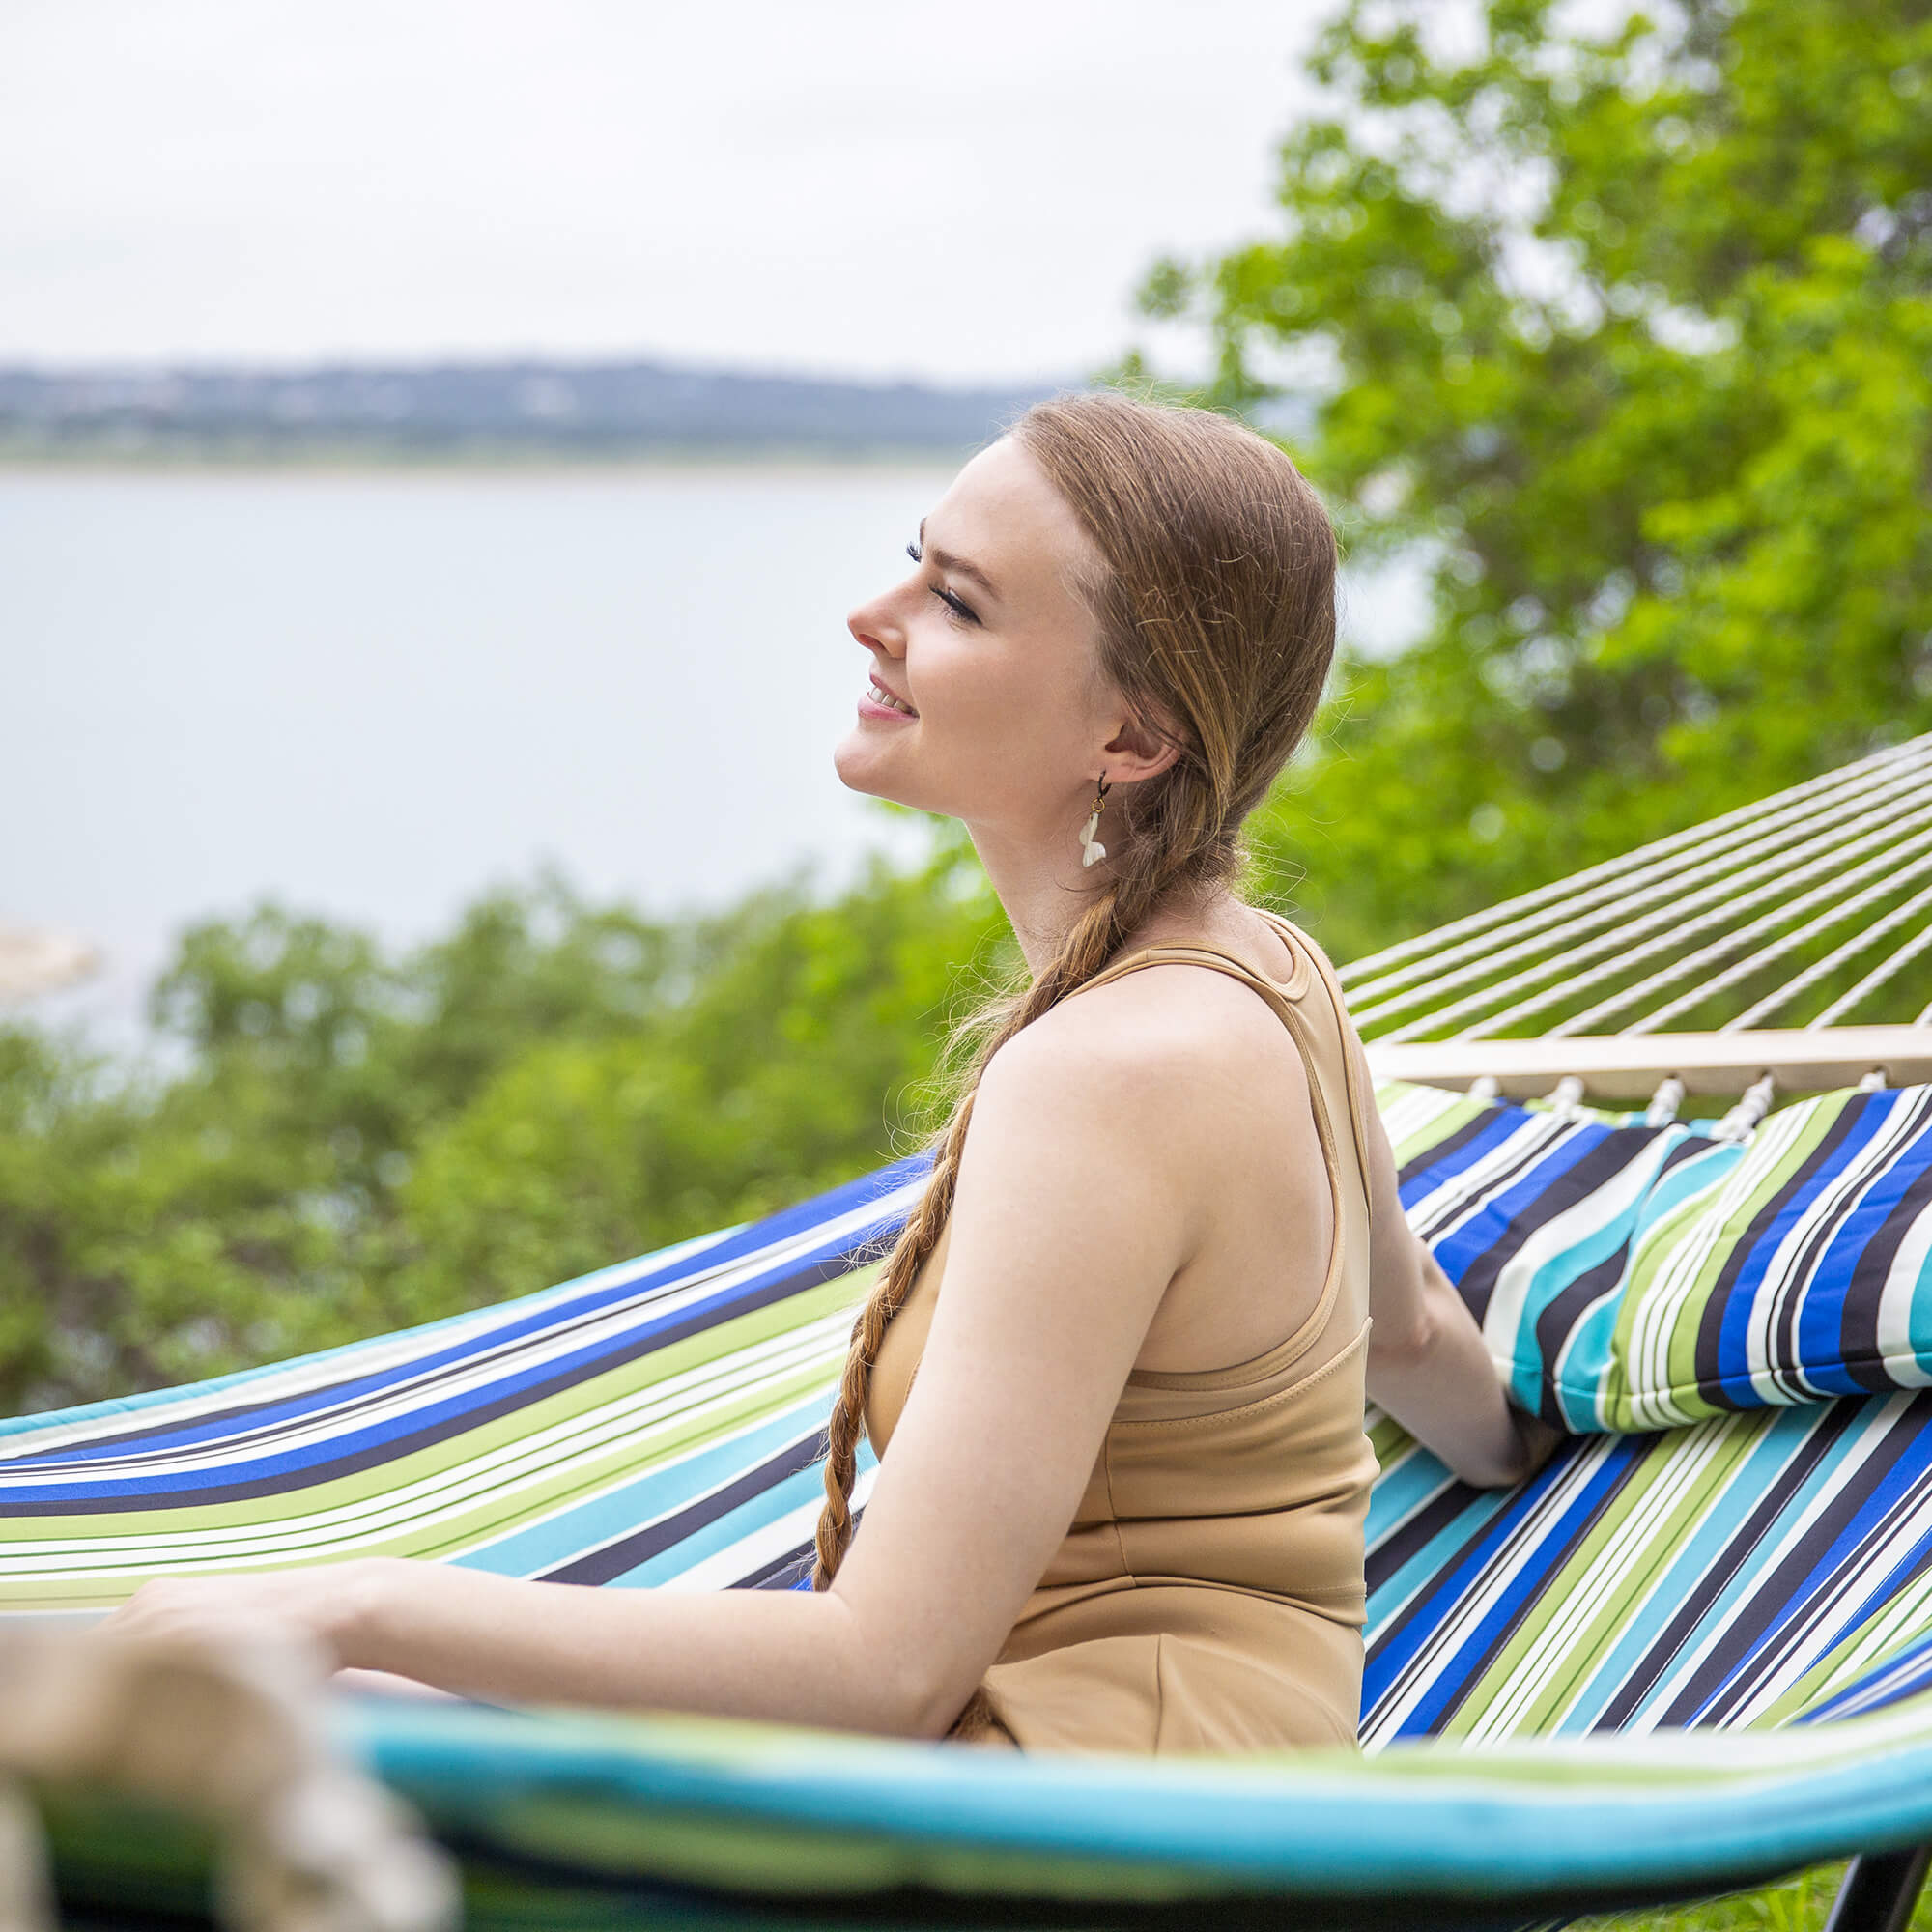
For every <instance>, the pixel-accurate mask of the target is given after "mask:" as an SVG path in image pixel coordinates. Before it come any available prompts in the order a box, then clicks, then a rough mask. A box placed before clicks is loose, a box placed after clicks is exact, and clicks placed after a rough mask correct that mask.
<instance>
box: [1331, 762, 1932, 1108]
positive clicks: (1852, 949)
mask: <svg viewBox="0 0 1932 1932" xmlns="http://www.w3.org/2000/svg"><path fill="white" fill-rule="evenodd" d="M1928 777H1932V733H1928V734H1926V735H1925V736H1923V737H1919V738H1915V739H1912V740H1909V741H1908V742H1906V743H1904V744H1901V745H1896V746H1891V747H1888V748H1887V749H1885V750H1883V751H1881V752H1877V753H1872V754H1871V755H1869V756H1867V757H1864V758H1861V759H1860V760H1858V761H1857V762H1856V763H1854V764H1850V765H1847V766H1844V767H1842V768H1841V769H1839V770H1837V771H1834V772H1828V773H1825V774H1823V775H1822V776H1820V777H1818V778H1815V779H1811V780H1807V781H1805V782H1804V783H1803V784H1799V785H1794V786H1792V787H1791V788H1789V789H1788V790H1786V791H1782V792H1778V793H1775V794H1773V795H1772V796H1771V797H1769V798H1765V799H1760V800H1757V801H1755V802H1754V803H1752V804H1750V805H1748V806H1745V807H1741V808H1739V809H1738V810H1734V811H1730V812H1726V813H1724V814H1723V815H1721V816H1719V817H1718V818H1714V819H1711V820H1709V821H1707V822H1706V823H1704V824H1702V825H1696V826H1691V827H1690V828H1688V829H1687V830H1685V831H1683V832H1678V833H1673V834H1672V835H1670V837H1668V838H1662V839H1658V840H1655V841H1654V842H1653V843H1651V844H1649V845H1646V846H1640V847H1639V848H1638V849H1637V850H1635V851H1634V852H1631V853H1627V854H1625V855H1623V856H1622V857H1621V858H1618V859H1613V860H1610V861H1608V862H1606V863H1605V864H1604V865H1601V866H1597V867H1591V868H1589V869H1588V870H1586V871H1583V872H1579V873H1577V874H1575V875H1574V876H1573V877H1570V878H1567V879H1559V880H1555V881H1553V882H1552V883H1551V884H1549V885H1548V886H1543V887H1539V888H1538V889H1537V890H1536V891H1535V892H1532V893H1526V894H1523V895H1520V896H1519V897H1517V898H1515V899H1511V900H1507V901H1505V902H1504V903H1503V904H1502V905H1499V906H1493V907H1491V908H1488V909H1487V910H1485V911H1483V912H1479V913H1475V914H1472V915H1470V916H1469V917H1468V918H1466V919H1463V920H1458V921H1455V922H1453V923H1450V924H1448V925H1445V926H1441V927H1439V928H1437V929H1436V930H1435V931H1434V932H1430V933H1424V934H1421V935H1419V936H1418V937H1416V938H1414V939H1410V940H1406V941H1404V942H1403V943H1402V944H1401V945H1399V946H1393V947H1389V948H1386V949H1385V950H1384V951H1382V952H1377V953H1372V954H1370V955H1368V956H1367V957H1365V958H1362V959H1359V960H1356V961H1354V962H1352V963H1351V964H1350V965H1349V966H1347V967H1344V968H1343V969H1342V970H1341V974H1340V977H1341V979H1342V981H1343V983H1344V985H1345V986H1346V987H1348V989H1349V991H1350V1009H1351V1011H1352V1013H1353V1015H1354V1018H1355V1021H1356V1024H1357V1025H1358V1027H1359V1028H1360V1029H1361V1032H1362V1036H1363V1037H1364V1038H1374V1039H1379V1040H1382V1041H1385V1042H1389V1043H1394V1042H1398V1041H1406V1040H1415V1039H1422V1038H1435V1039H1459V1040H1461V1039H1474V1038H1483V1037H1506V1036H1507V1035H1508V1034H1510V1033H1511V1032H1512V1030H1514V1031H1515V1032H1519V1033H1520V1032H1522V1031H1524V1030H1525V1028H1524V1023H1525V1022H1528V1023H1532V1026H1531V1029H1530V1030H1533V1031H1535V1032H1537V1033H1538V1034H1540V1035H1542V1036H1543V1037H1550V1038H1558V1037H1566V1036H1573V1035H1578V1034H1585V1033H1597V1034H1602V1033H1605V1032H1611V1033H1618V1034H1622V1035H1627V1036H1629V1035H1643V1034H1650V1033H1655V1032H1657V1031H1659V1030H1660V1029H1663V1028H1666V1027H1668V1025H1669V1023H1670V1022H1671V1021H1673V1020H1678V1019H1680V1018H1681V1017H1682V1016H1683V1015H1685V1014H1687V1013H1690V1012H1691V1011H1692V1010H1694V1009H1698V1008H1699V1007H1701V1006H1703V1005H1704V1004H1705V1003H1706V1002H1709V1001H1714V1000H1718V999H1719V998H1720V996H1722V995H1724V994H1726V993H1729V992H1731V991H1732V989H1734V988H1737V987H1739V986H1740V985H1745V986H1746V993H1745V996H1744V997H1745V1000H1746V1003H1745V1004H1743V1005H1741V1006H1740V1007H1739V1008H1738V1009H1737V1010H1735V1011H1733V1012H1731V1013H1729V1014H1728V1015H1726V1016H1723V1017H1722V1018H1721V1019H1720V1020H1719V1021H1716V1022H1714V1024H1716V1025H1717V1027H1718V1030H1719V1031H1722V1032H1737V1031H1741V1030H1744V1029H1747V1028H1750V1027H1752V1026H1755V1025H1756V1024H1758V1023H1759V1022H1760V1021H1762V1020H1764V1019H1766V1018H1767V1017H1768V1016H1770V1015H1773V1014H1776V1013H1779V1012H1780V1011H1783V1010H1785V1009H1790V1008H1792V1007H1793V1006H1794V1004H1795V1003H1797V1002H1799V1001H1800V1000H1801V999H1803V998H1804V996H1805V995H1807V994H1812V995H1818V996H1821V997H1823V998H1825V999H1826V1000H1827V1001H1828V1004H1825V1005H1824V1006H1823V1008H1822V1009H1821V1010H1819V1011H1818V1012H1817V1013H1816V1014H1815V1015H1813V1016H1812V1017H1810V1018H1808V1019H1802V1020H1801V1022H1800V1023H1801V1024H1802V1025H1804V1026H1805V1027H1807V1028H1819V1027H1828V1026H1831V1025H1833V1024H1835V1023H1836V1022H1838V1021H1839V1020H1840V1019H1841V1018H1843V1016H1844V1015H1846V1014H1848V1013H1852V1012H1854V1011H1855V1010H1856V1009H1858V1008H1859V1007H1860V1006H1861V1004H1863V1003H1865V1002H1866V1001H1868V1000H1869V999H1870V998H1871V996H1872V995H1874V994H1875V993H1877V992H1878V991H1879V990H1880V989H1881V988H1882V987H1884V986H1885V985H1887V984H1888V983H1889V982H1890V981H1891V980H1894V979H1895V978H1896V977H1897V976H1898V975H1899V974H1900V973H1901V972H1903V971H1904V970H1905V969H1906V968H1907V967H1908V966H1910V965H1912V963H1913V962H1914V961H1915V960H1917V959H1918V958H1919V957H1920V956H1921V955H1922V954H1923V953H1924V952H1926V950H1927V949H1928V948H1932V885H1926V886H1923V887H1921V888H1920V889H1919V890H1917V891H1912V890H1911V889H1912V888H1914V887H1915V886H1918V882H1920V881H1921V880H1924V879H1925V878H1926V876H1927V875H1928V874H1932V788H1928V785H1927V782H1926V781H1927V779H1928ZM1908 893H1910V895H1909V896H1906V895H1907V894H1908ZM1888 908H1889V909H1888ZM1852 920H1860V921H1861V922H1862V923H1861V924H1860V926H1859V928H1858V929H1857V930H1856V931H1855V932H1853V933H1852V934H1850V935H1849V936H1845V937H1838V936H1836V935H1835V934H1834V931H1833V929H1834V928H1841V927H1843V926H1844V925H1845V923H1847V922H1848V921H1852ZM1887 940H1892V941H1893V942H1894V944H1893V946H1892V949H1891V951H1890V952H1889V953H1888V954H1887V955H1886V956H1885V957H1884V958H1883V959H1881V960H1880V961H1879V962H1878V963H1877V964H1876V965H1873V966H1871V967H1869V968H1868V970H1865V971H1864V972H1863V974H1862V977H1861V978H1857V979H1856V980H1855V981H1853V982H1852V983H1846V982H1847V981H1848V980H1851V979H1852V976H1853V975H1854V974H1856V973H1857V971H1858V967H1857V963H1856V962H1858V961H1859V960H1860V959H1861V958H1865V957H1868V956H1869V954H1870V953H1871V952H1872V950H1873V949H1874V948H1876V947H1878V946H1879V945H1880V944H1881V942H1884V941H1887ZM1820 947H1824V948H1825V950H1824V951H1823V952H1822V954H1819V953H1818V949H1819V948H1820ZM1814 955H1816V956H1814ZM1780 961H1784V962H1788V971H1787V975H1786V977H1785V978H1784V979H1783V980H1782V982H1781V983H1779V984H1776V985H1775V986H1771V987H1769V988H1767V987H1766V985H1765V984H1764V980H1765V977H1766V974H1767V971H1768V969H1771V968H1775V967H1776V965H1777V964H1778V963H1779V962H1780ZM1646 968H1647V969H1648V970H1647V971H1640V969H1646ZM1633 975H1637V977H1634V978H1633ZM1591 995H1595V996H1596V997H1595V998H1594V999H1592V998H1590V997H1589V996H1591ZM1654 996H1662V1005H1655V1006H1648V1008H1647V1003H1649V1002H1651V1001H1652V1000H1653V997H1654ZM1633 1009H1635V1010H1634V1011H1633ZM1718 1010H1719V1013H1720V1014H1722V1012H1723V1009H1722V1007H1719V1009H1718ZM1901 1017H1902V1016H1901ZM1928 1022H1932V1006H1928V1007H1927V1009H1925V1011H1924V1012H1922V1013H1920V1014H1919V1015H1918V1023H1919V1024H1926V1023H1928ZM1606 1023H1608V1024H1606ZM1669 1084H1670V1083H1668V1082H1666V1083H1665V1084H1664V1087H1662V1088H1660V1089H1659V1091H1658V1094H1656V1096H1654V1098H1653V1101H1652V1108H1653V1110H1660V1111H1661V1110H1665V1109H1667V1110H1668V1111H1667V1113H1666V1114H1665V1118H1669V1117H1673V1116H1674V1113H1675V1109H1676V1106H1677V1104H1678V1103H1679V1102H1680V1101H1681V1099H1682V1097H1683V1096H1682V1094H1681V1093H1680V1094H1676V1095H1674V1096H1673V1095H1671V1094H1668V1093H1667V1092H1666V1089H1667V1088H1668V1086H1669ZM1753 1092H1755V1090H1753ZM1549 1097H1550V1101H1551V1103H1553V1104H1556V1105H1559V1106H1560V1105H1562V1104H1563V1090H1562V1089H1559V1090H1558V1092H1557V1093H1556V1094H1551V1095H1550V1096H1549ZM1750 1098H1751V1096H1750V1095H1747V1101H1749V1100H1750ZM1764 1104H1765V1105H1767V1106H1768V1105H1769V1104H1770V1096H1769V1094H1767V1095H1766V1096H1765V1100H1764ZM1747 1111H1750V1109H1748V1108H1747V1102H1740V1104H1739V1107H1738V1108H1736V1109H1734V1110H1733V1117H1734V1118H1738V1117H1742V1116H1743V1115H1744V1114H1746V1113H1747ZM1756 1117H1757V1118H1762V1113H1761V1110H1760V1111H1758V1112H1757V1115H1756ZM1751 1123H1752V1124H1754V1123H1755V1122H1754V1121H1753V1122H1751ZM1746 1130H1748V1129H1746Z"/></svg>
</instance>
